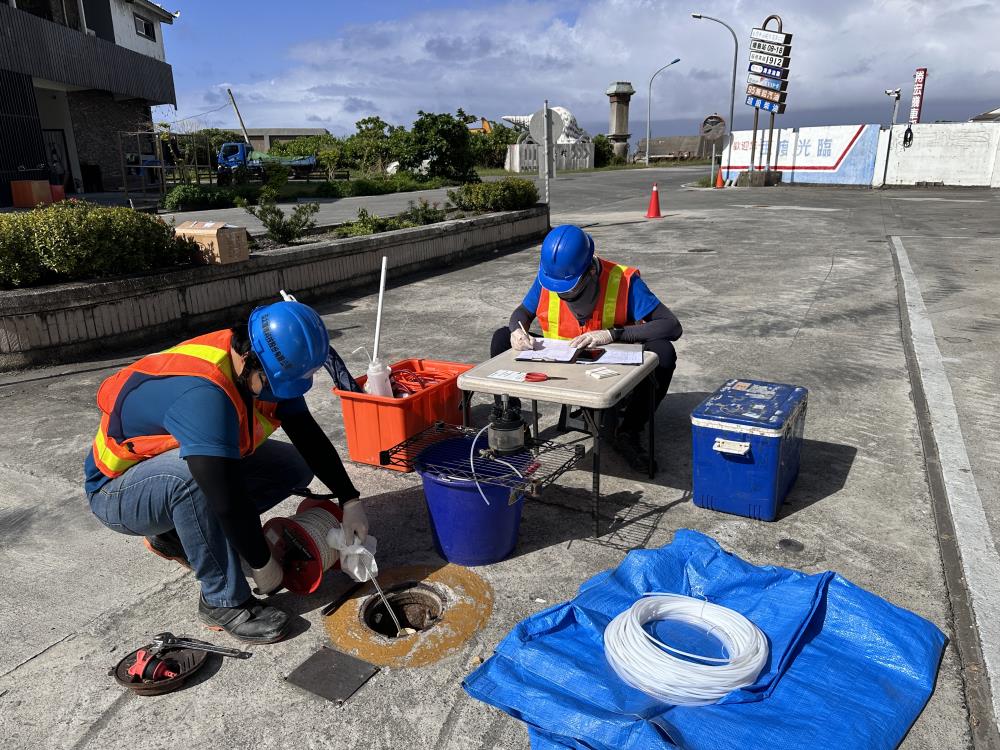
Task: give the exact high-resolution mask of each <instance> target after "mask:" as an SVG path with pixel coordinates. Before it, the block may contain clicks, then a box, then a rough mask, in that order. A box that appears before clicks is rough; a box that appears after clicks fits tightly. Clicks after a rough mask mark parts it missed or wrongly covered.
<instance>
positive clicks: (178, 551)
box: [142, 529, 191, 569]
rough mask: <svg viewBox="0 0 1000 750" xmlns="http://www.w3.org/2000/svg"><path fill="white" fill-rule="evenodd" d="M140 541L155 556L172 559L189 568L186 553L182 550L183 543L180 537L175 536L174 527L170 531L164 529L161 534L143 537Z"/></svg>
mask: <svg viewBox="0 0 1000 750" xmlns="http://www.w3.org/2000/svg"><path fill="white" fill-rule="evenodd" d="M142 543H143V544H145V545H146V549H148V550H149V551H150V552H152V553H153V554H154V555H156V556H157V557H162V558H163V559H164V560H173V561H174V562H175V563H179V564H180V565H183V566H184V567H185V568H188V569H190V568H191V563H190V562H188V559H187V553H186V552H184V545H182V544H181V538H180V537H179V536H177V530H176V529H170V531H164V532H163V533H162V534H156V535H155V536H147V537H144V538H143V541H142Z"/></svg>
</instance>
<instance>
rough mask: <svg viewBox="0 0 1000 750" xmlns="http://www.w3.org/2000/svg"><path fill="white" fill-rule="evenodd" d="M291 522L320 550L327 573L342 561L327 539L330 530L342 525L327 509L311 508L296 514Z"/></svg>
mask: <svg viewBox="0 0 1000 750" xmlns="http://www.w3.org/2000/svg"><path fill="white" fill-rule="evenodd" d="M289 520H291V521H295V523H297V524H298V525H299V526H301V527H302V530H303V531H305V532H306V534H308V535H309V537H310V538H311V539H312V540H313V542H314V543H315V545H316V547H317V549H319V554H320V556H321V558H322V559H321V561H320V562H321V563H322V565H323V570H324V571H327V570H329V569H330V568H332V567H333V565H334V563H336V562H337V560H339V559H340V553H339V552H338V551H337V550H335V549H334V548H333V547H331V546H330V545H329V544H327V541H326V537H327V535H328V534H329V533H330V529H333V528H335V527H337V526H339V525H340V522H339V521H337V518H336V516H334V515H333V514H332V513H330V512H329V511H328V510H326V509H325V508H309V509H307V510H304V511H302V512H301V513H296V514H295V515H294V516H292V517H291V518H290V519H289Z"/></svg>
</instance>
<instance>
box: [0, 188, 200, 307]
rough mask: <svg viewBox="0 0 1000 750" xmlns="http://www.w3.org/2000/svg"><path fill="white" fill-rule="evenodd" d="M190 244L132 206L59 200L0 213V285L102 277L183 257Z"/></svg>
mask: <svg viewBox="0 0 1000 750" xmlns="http://www.w3.org/2000/svg"><path fill="white" fill-rule="evenodd" d="M195 248H196V246H195V244H194V243H193V242H192V241H190V240H186V239H181V238H179V237H175V236H174V230H173V227H170V226H168V225H167V224H164V223H163V221H162V220H161V219H158V218H157V217H155V216H150V215H149V214H144V213H140V212H138V211H134V210H132V209H131V208H120V207H107V206H96V205H94V204H92V203H85V202H83V201H72V200H70V201H62V202H61V203H55V204H53V205H51V206H45V207H42V208H36V209H34V210H32V211H24V212H15V213H5V214H0V286H2V287H4V288H11V287H19V286H30V285H32V284H38V283H52V282H58V281H70V280H73V279H85V278H101V277H105V276H118V275H121V274H127V273H138V272H143V271H151V270H154V269H157V268H168V267H170V266H176V265H179V264H184V263H188V262H190V261H191V259H192V253H193V251H194V250H195Z"/></svg>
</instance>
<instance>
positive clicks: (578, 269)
mask: <svg viewBox="0 0 1000 750" xmlns="http://www.w3.org/2000/svg"><path fill="white" fill-rule="evenodd" d="M593 258H594V239H593V238H592V237H591V236H590V235H589V234H587V233H586V232H584V231H583V230H582V229H580V227H578V226H574V225H573V224H563V225H561V226H558V227H556V228H555V229H553V230H552V231H551V232H549V233H548V234H547V235H546V236H545V240H544V241H543V242H542V258H541V261H540V262H539V264H538V281H539V283H540V284H541V285H542V286H543V287H545V288H546V289H548V290H549V291H550V292H555V293H556V294H561V293H563V292H568V291H569V290H570V289H572V288H573V287H574V286H576V282H578V281H579V280H580V277H581V276H583V275H584V274H585V273H586V272H587V269H588V268H590V262H591V261H592V260H593Z"/></svg>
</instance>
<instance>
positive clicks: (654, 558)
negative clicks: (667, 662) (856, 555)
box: [464, 529, 946, 750]
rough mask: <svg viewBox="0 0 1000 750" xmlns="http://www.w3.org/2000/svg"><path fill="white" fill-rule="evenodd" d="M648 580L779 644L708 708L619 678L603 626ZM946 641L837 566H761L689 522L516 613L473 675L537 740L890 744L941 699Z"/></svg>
mask: <svg viewBox="0 0 1000 750" xmlns="http://www.w3.org/2000/svg"><path fill="white" fill-rule="evenodd" d="M646 592H662V593H678V594H686V595H688V596H694V597H698V598H704V599H707V600H708V601H710V602H714V603H716V604H721V605H723V606H726V607H730V608H731V609H734V610H736V611H737V612H741V613H742V614H744V615H745V616H746V617H748V618H749V619H750V620H751V621H752V622H754V623H755V624H756V625H757V626H758V627H759V628H760V629H761V630H762V631H763V632H764V633H765V635H766V636H767V638H768V645H769V648H770V654H769V658H768V661H767V663H766V665H765V666H764V669H763V671H762V672H761V674H760V677H759V678H758V679H757V682H756V683H755V684H754V685H751V686H750V687H748V688H745V689H742V690H737V691H734V692H733V693H730V694H729V695H728V696H726V697H725V698H723V700H722V701H720V702H719V703H717V704H714V705H711V706H700V707H683V706H669V705H666V704H663V703H660V702H658V701H656V700H654V699H652V698H650V697H648V696H646V695H645V694H643V693H642V692H640V691H638V690H635V689H634V688H632V687H629V686H628V685H626V684H625V683H624V682H622V680H621V679H620V678H619V677H618V676H617V675H616V674H615V673H614V672H613V671H612V669H611V667H609V666H608V664H607V662H606V660H605V658H604V641H603V637H604V629H605V628H606V627H607V625H608V623H609V622H611V620H612V619H613V618H614V617H615V616H616V615H617V614H618V613H620V612H622V611H624V610H625V609H627V608H628V607H630V606H631V605H632V603H633V602H635V601H636V600H637V599H638V598H639V597H640V596H641V595H642V594H644V593H646ZM945 642H946V638H945V636H944V634H943V633H942V632H941V631H940V630H939V629H938V628H937V627H935V626H934V625H933V624H932V623H930V622H928V621H927V620H925V619H923V618H921V617H918V616H917V615H915V614H913V613H912V612H908V611H906V610H904V609H901V608H899V607H896V606H894V605H892V604H890V603H889V602H887V601H885V600H884V599H881V598H879V597H877V596H875V595H874V594H871V593H869V592H867V591H865V590H864V589H861V588H859V587H857V586H855V585H854V584H852V583H851V582H850V581H847V580H845V579H844V578H842V577H840V576H839V575H837V574H835V573H830V572H827V573H819V574H816V575H807V574H805V573H800V572H798V571H794V570H788V569H786V568H778V567H757V566H755V565H751V564H750V563H747V562H745V561H743V560H741V559H740V558H739V557H736V556H735V555H731V554H729V553H727V552H725V551H724V550H723V549H722V548H721V547H720V546H719V545H718V544H717V543H716V542H715V541H714V540H713V539H711V538H709V537H707V536H705V535H703V534H699V533H698V532H695V531H690V530H687V529H681V530H679V531H677V533H676V534H675V536H674V541H673V542H672V543H671V544H669V545H667V546H665V547H662V548H660V549H656V550H636V551H633V552H630V553H629V554H628V555H627V556H626V557H625V559H624V560H623V561H622V563H621V564H620V565H619V566H618V567H617V568H615V569H613V570H609V571H605V572H603V573H600V574H598V575H596V576H594V577H593V578H591V579H590V580H589V581H587V582H586V583H585V584H583V586H581V587H580V591H579V593H578V594H577V596H576V598H574V599H573V600H572V601H569V602H566V603H563V604H559V605H556V606H554V607H550V608H549V609H546V610H544V611H542V612H539V613H538V614H536V615H533V616H531V617H529V618H528V619H526V620H524V621H523V622H521V623H519V624H518V625H517V626H516V627H515V628H514V630H513V631H512V632H511V633H510V635H508V636H507V637H506V638H505V639H504V640H503V641H502V642H501V643H500V645H499V646H498V647H497V649H496V652H495V653H494V655H493V656H492V657H490V659H489V660H488V661H487V662H486V663H485V664H483V665H482V666H481V667H480V668H479V669H477V670H476V671H475V672H474V673H473V674H471V675H470V676H469V677H467V678H466V680H465V682H464V686H465V689H466V691H467V692H468V693H469V694H470V695H471V696H473V697H474V698H478V699H479V700H481V701H484V702H486V703H489V704H491V705H494V706H497V707H498V708H500V709H502V710H504V711H506V712H507V713H508V714H510V715H511V716H514V717H515V718H518V719H521V720H522V721H524V722H526V723H527V724H528V730H529V735H530V737H531V744H532V747H533V748H535V750H555V748H567V747H569V748H588V749H590V748H594V749H600V750H604V749H605V748H606V749H607V750H628V749H631V748H636V749H637V748H674V747H677V748H686V749H689V750H714V749H715V748H718V749H719V750H722V749H723V748H724V749H725V750H730V749H731V748H769V749H779V750H780V749H783V748H793V747H794V748H798V747H829V748H865V749H866V750H879V749H880V748H886V749H887V750H888V749H891V748H895V747H897V746H898V745H899V743H900V742H901V741H902V740H903V737H904V736H905V734H906V732H907V731H908V730H909V728H910V726H911V725H912V724H913V722H914V721H915V720H916V718H917V716H918V715H919V714H920V712H921V710H923V707H924V705H925V704H926V703H927V700H928V699H929V698H930V696H931V693H932V692H933V690H934V680H935V676H936V674H937V669H938V665H939V663H940V660H941V655H942V653H943V651H944V645H945Z"/></svg>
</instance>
